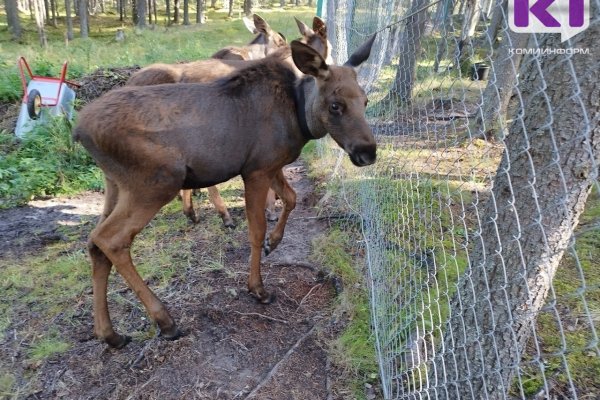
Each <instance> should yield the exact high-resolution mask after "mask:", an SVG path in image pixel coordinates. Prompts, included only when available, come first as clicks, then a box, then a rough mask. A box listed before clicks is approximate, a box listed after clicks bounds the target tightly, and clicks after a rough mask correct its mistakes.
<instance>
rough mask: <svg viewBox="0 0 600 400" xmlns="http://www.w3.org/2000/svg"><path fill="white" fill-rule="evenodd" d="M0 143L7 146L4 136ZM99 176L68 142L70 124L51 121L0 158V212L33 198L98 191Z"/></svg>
mask: <svg viewBox="0 0 600 400" xmlns="http://www.w3.org/2000/svg"><path fill="white" fill-rule="evenodd" d="M0 137H2V140H0V143H10V142H11V141H14V140H15V139H11V136H8V135H7V134H6V133H2V134H0ZM101 187H102V173H101V171H100V170H99V169H98V168H97V167H96V166H95V164H94V162H93V160H92V159H91V157H90V156H89V155H88V154H87V152H86V151H85V150H84V149H83V148H82V147H81V146H80V145H78V144H75V143H73V141H72V139H71V129H70V124H69V122H68V121H66V120H65V119H64V118H53V119H51V120H50V122H49V123H48V124H45V125H39V126H38V127H36V129H35V130H34V131H32V132H31V133H30V134H29V135H28V136H27V137H26V138H25V139H24V140H23V142H22V143H21V145H20V146H18V147H17V148H16V150H15V151H13V152H10V153H8V154H6V155H5V156H0V208H6V207H12V206H15V205H19V204H24V203H26V202H27V201H29V200H31V199H32V198H33V197H34V196H47V195H56V194H61V193H74V192H77V191H80V190H84V189H100V188H101Z"/></svg>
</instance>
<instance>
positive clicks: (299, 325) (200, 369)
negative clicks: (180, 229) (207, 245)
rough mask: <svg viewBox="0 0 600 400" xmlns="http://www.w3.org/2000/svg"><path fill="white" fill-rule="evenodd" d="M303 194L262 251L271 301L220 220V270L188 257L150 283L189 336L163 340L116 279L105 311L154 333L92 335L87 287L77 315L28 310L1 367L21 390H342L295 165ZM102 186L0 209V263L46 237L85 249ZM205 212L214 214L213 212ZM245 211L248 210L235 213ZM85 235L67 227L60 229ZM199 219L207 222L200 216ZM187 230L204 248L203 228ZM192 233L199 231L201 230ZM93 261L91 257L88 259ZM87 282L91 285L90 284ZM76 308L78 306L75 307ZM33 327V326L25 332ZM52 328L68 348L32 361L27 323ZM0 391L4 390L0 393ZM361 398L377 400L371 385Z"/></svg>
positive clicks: (153, 395)
mask: <svg viewBox="0 0 600 400" xmlns="http://www.w3.org/2000/svg"><path fill="white" fill-rule="evenodd" d="M286 176H287V178H288V181H290V183H291V185H292V186H293V187H294V189H295V190H296V192H297V193H298V205H297V208H296V210H295V211H294V212H293V213H292V215H291V219H290V221H289V224H288V226H287V229H286V234H285V237H284V239H283V241H282V243H281V245H280V247H279V248H278V249H277V250H276V251H275V252H274V253H272V254H271V255H269V256H268V257H265V258H263V269H262V273H263V279H264V280H265V285H266V287H267V288H268V290H271V291H272V292H274V294H275V295H276V301H275V302H274V303H273V304H271V305H262V304H258V303H257V302H256V301H255V300H254V299H253V298H252V297H250V296H249V295H248V294H247V290H246V279H247V276H248V267H247V261H248V257H249V253H250V251H249V246H248V241H247V239H246V235H247V233H246V229H245V227H243V224H241V225H242V226H241V227H238V228H236V229H235V230H233V231H227V230H225V228H223V235H230V236H231V240H232V243H233V242H236V241H237V242H238V243H240V245H239V246H233V245H232V246H229V247H227V248H224V249H223V263H224V265H226V266H227V268H226V269H222V270H214V271H210V270H207V269H202V268H198V264H199V262H198V261H194V257H193V255H188V256H190V265H189V268H187V269H186V270H185V271H183V272H181V273H180V274H178V275H176V276H175V278H174V279H172V281H171V282H170V284H169V285H168V287H166V288H157V287H155V286H154V287H153V285H152V282H149V284H150V286H151V287H152V288H153V290H155V292H156V293H157V295H158V296H159V297H160V298H161V299H162V300H163V301H164V302H165V303H166V304H167V307H168V308H169V309H170V311H171V313H172V315H173V317H174V318H175V319H176V321H178V323H179V325H180V327H181V328H182V329H183V330H184V332H185V336H184V337H182V338H181V339H179V340H176V341H166V340H163V339H161V338H160V337H156V336H152V332H153V331H154V330H153V329H154V328H153V326H152V324H151V323H150V322H149V321H148V319H147V317H146V314H145V312H144V310H143V308H142V307H141V306H140V304H139V301H138V300H137V298H136V297H135V295H134V294H133V293H132V292H131V291H130V290H129V289H128V288H127V287H126V286H125V284H124V283H123V282H122V280H121V279H120V278H118V279H113V280H112V281H111V286H112V287H110V288H109V291H113V292H118V293H119V294H120V296H121V297H122V299H124V301H119V302H118V303H115V302H114V301H112V302H110V299H111V297H109V307H110V309H111V317H112V319H113V321H115V325H116V327H117V329H118V330H119V331H121V332H122V333H127V332H131V331H145V332H149V333H148V335H147V337H142V338H139V337H134V340H133V341H132V342H131V343H130V344H129V345H127V346H126V347H125V348H124V349H122V350H113V349H110V348H108V347H107V345H105V344H103V343H100V342H99V341H97V340H96V339H95V338H94V337H93V335H92V324H93V317H92V310H91V297H92V296H91V289H90V290H88V291H87V292H86V293H82V295H81V297H80V298H79V299H77V301H76V304H77V310H75V312H74V313H72V315H73V316H72V317H70V318H63V317H62V316H61V315H60V314H59V315H58V316H57V317H56V318H54V319H53V320H51V321H48V320H44V319H43V318H41V317H40V316H39V315H36V314H35V313H34V312H31V313H27V312H25V313H23V314H22V315H20V316H19V319H18V320H14V321H12V324H11V325H10V326H9V328H8V329H7V330H6V332H7V334H6V336H5V338H4V341H2V342H0V354H3V356H2V361H0V364H4V365H3V368H6V369H7V370H9V371H12V373H13V374H14V375H15V376H17V377H18V386H19V387H20V388H21V389H20V390H22V392H21V394H19V393H13V394H12V396H7V397H8V398H13V397H16V398H27V399H251V398H252V399H261V400H263V399H264V400H267V399H273V400H279V399H282V400H283V399H285V400H287V399H302V400H304V399H326V400H330V399H349V398H353V396H352V395H351V394H350V390H349V389H348V388H347V384H346V383H345V381H344V371H342V370H341V369H340V368H339V367H336V366H335V363H334V362H332V359H331V357H330V354H329V344H330V341H331V340H332V339H333V338H335V337H336V336H337V335H339V333H340V331H341V330H342V328H343V326H344V323H345V322H344V317H342V316H340V315H338V314H337V313H336V312H335V311H334V303H335V296H336V289H335V285H334V284H333V283H332V279H329V278H326V276H327V274H326V272H324V271H321V269H320V266H319V265H314V264H311V263H310V261H309V255H310V252H311V241H312V239H313V238H315V237H317V236H318V235H319V234H321V233H323V232H324V230H325V228H326V226H325V222H324V221H322V220H320V219H318V218H316V217H315V212H314V211H313V207H312V206H313V204H312V203H313V202H314V201H313V197H314V195H313V194H312V193H313V187H312V184H311V182H310V181H309V180H308V178H307V176H306V171H305V168H304V166H303V165H302V164H300V163H296V164H293V165H291V166H290V167H288V168H287V170H286ZM102 203H103V200H102V195H101V194H100V193H85V194H82V195H80V196H76V197H72V198H55V199H49V200H39V201H34V202H31V203H30V204H29V205H28V206H26V207H22V208H14V209H9V210H4V211H0V261H3V262H18V260H19V258H21V257H23V256H25V255H28V254H36V253H39V252H40V251H41V250H43V248H44V247H45V246H46V245H48V244H49V243H54V242H57V241H65V240H74V241H75V245H81V246H84V245H85V244H84V243H85V238H86V236H87V233H89V231H90V230H91V229H92V227H93V226H94V222H93V221H94V220H95V219H96V217H97V215H98V214H99V212H100V210H101V207H102ZM200 211H201V212H202V213H210V212H214V211H213V210H209V209H202V210H200ZM231 211H232V215H233V216H234V218H235V219H236V220H237V221H238V222H239V221H242V220H243V217H244V216H243V209H241V208H234V209H232V210H231ZM65 224H66V225H71V226H76V227H78V228H79V232H80V233H81V234H80V235H78V236H77V237H76V238H75V239H73V238H72V237H71V238H67V237H65V236H64V230H63V229H61V228H60V226H65ZM200 224H202V222H200ZM197 228H198V226H196V227H191V228H189V227H188V228H187V229H186V235H191V236H192V237H193V238H194V239H195V240H196V243H197V244H196V245H195V246H194V247H195V248H194V252H198V253H201V252H202V246H203V242H205V241H206V238H203V237H202V234H201V232H202V230H201V229H197ZM195 232H198V233H197V234H196V233H195ZM85 267H88V266H85ZM90 287H91V283H90ZM70 311H73V310H70ZM23 326H28V327H29V328H30V329H23ZM31 329H36V330H38V331H44V330H48V329H58V331H59V332H60V333H61V335H63V339H64V340H66V341H67V342H69V343H70V344H71V348H70V349H69V350H68V351H66V352H64V353H62V354H60V355H59V356H54V357H52V358H50V359H47V360H46V361H44V362H42V363H33V364H32V363H29V362H27V360H26V356H25V353H26V352H25V348H26V346H27V344H28V342H29V341H30V340H31V337H26V336H23V332H26V331H30V330H31ZM1 396H2V395H1V394H0V397H1ZM366 397H367V398H370V399H372V398H375V397H376V396H375V394H374V393H373V392H372V389H371V392H370V393H366Z"/></svg>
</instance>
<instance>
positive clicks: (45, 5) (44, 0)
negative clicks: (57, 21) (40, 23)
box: [43, 0, 50, 22]
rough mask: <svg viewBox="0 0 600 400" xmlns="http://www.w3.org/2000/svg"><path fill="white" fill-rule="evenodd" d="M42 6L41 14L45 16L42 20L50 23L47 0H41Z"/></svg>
mask: <svg viewBox="0 0 600 400" xmlns="http://www.w3.org/2000/svg"><path fill="white" fill-rule="evenodd" d="M43 4H44V7H43V10H44V13H43V15H45V17H44V18H43V20H44V22H46V21H50V2H49V1H48V0H43Z"/></svg>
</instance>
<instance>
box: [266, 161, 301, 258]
mask: <svg viewBox="0 0 600 400" xmlns="http://www.w3.org/2000/svg"><path fill="white" fill-rule="evenodd" d="M271 187H272V188H273V189H274V190H275V192H276V193H277V195H278V196H279V197H280V198H281V200H282V202H283V210H281V215H280V216H279V221H277V225H275V228H273V231H272V232H271V233H270V234H269V236H268V237H267V239H266V240H265V254H267V255H268V254H269V253H270V252H272V251H273V250H275V248H276V247H277V246H278V245H279V243H281V239H283V233H284V231H285V225H286V224H287V220H288V218H289V216H290V213H291V212H292V210H293V209H294V208H296V192H294V189H292V187H291V186H290V185H289V183H288V182H287V180H286V179H285V177H284V176H283V171H282V170H279V171H278V172H277V174H276V175H275V177H274V178H273V180H272V181H271Z"/></svg>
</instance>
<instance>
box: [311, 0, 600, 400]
mask: <svg viewBox="0 0 600 400" xmlns="http://www.w3.org/2000/svg"><path fill="white" fill-rule="evenodd" d="M323 9H324V10H325V15H323V17H324V18H325V19H326V20H327V25H328V32H329V36H330V39H331V41H332V44H333V48H334V49H335V51H334V54H333V56H334V59H335V60H336V62H337V63H343V62H344V61H345V60H346V58H347V57H348V54H350V53H351V52H352V50H353V49H355V48H356V47H357V46H358V45H359V44H360V43H362V42H363V41H365V40H366V39H367V38H368V37H369V36H370V35H371V34H373V33H374V32H378V34H377V39H376V42H375V44H374V48H373V51H372V53H371V57H370V59H369V60H368V62H367V64H365V65H363V67H361V70H360V71H359V78H360V81H361V84H362V85H363V87H364V88H365V89H366V90H367V92H368V95H369V106H368V109H367V114H368V117H369V121H370V123H371V125H372V128H373V132H374V133H375V135H376V137H377V141H378V144H379V148H378V161H377V163H376V164H375V165H374V166H373V167H368V168H365V169H359V168H355V167H353V166H352V165H350V163H349V162H348V161H347V160H346V157H345V156H344V155H343V154H341V151H340V150H339V149H337V148H336V146H335V145H334V144H332V143H327V142H324V143H323V144H321V145H320V147H319V151H320V154H321V155H322V157H323V158H324V159H325V160H328V161H324V162H325V163H329V166H330V168H331V170H332V171H333V172H332V173H331V179H330V180H329V186H330V190H335V191H338V192H339V197H340V198H343V199H344V204H343V206H345V207H346V208H347V210H346V211H347V212H348V213H349V215H350V214H351V215H358V216H360V221H361V226H362V234H363V239H364V248H365V250H366V251H365V257H364V260H365V270H366V275H367V279H368V284H369V293H370V299H371V307H372V310H371V311H372V324H373V335H374V336H375V340H376V347H377V356H378V362H379V368H380V375H381V381H382V386H383V391H384V394H385V397H386V398H388V399H433V398H438V399H459V398H464V399H484V398H493V399H496V398H510V399H512V398H540V399H542V398H551V399H577V398H581V399H583V398H600V378H599V377H600V352H599V349H598V334H597V330H598V328H599V321H600V196H599V189H600V187H599V186H600V185H599V180H598V169H599V163H600V161H599V160H600V84H599V81H598V77H597V75H598V71H599V70H600V68H599V67H600V56H599V54H600V52H599V51H598V48H597V46H596V44H595V41H594V40H595V39H597V38H600V17H599V11H598V10H599V9H600V3H599V2H598V0H591V2H590V25H589V27H588V28H587V29H586V30H585V31H583V32H582V33H580V34H578V35H576V36H574V37H572V38H570V39H569V40H567V41H565V42H561V38H560V35H559V34H523V33H515V32H512V31H511V30H510V29H509V28H508V14H507V10H508V7H507V2H506V1H503V0H462V1H460V0H454V1H453V0H439V1H432V0H328V1H327V2H326V5H325V6H324V7H323Z"/></svg>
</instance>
